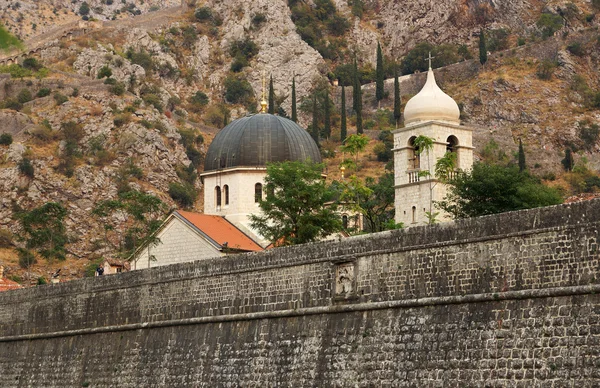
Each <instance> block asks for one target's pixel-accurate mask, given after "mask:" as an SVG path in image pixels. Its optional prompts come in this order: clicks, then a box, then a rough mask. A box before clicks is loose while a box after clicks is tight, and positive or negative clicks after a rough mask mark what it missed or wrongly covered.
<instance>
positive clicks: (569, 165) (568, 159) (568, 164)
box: [560, 148, 575, 171]
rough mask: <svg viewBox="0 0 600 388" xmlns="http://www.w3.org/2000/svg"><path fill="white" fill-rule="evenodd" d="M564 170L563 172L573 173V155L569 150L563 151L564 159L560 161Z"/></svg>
mask: <svg viewBox="0 0 600 388" xmlns="http://www.w3.org/2000/svg"><path fill="white" fill-rule="evenodd" d="M560 162H561V163H562V165H563V167H564V169H565V171H573V166H574V165H575V162H574V161H573V154H572V152H571V149H570V148H567V149H566V150H565V158H564V159H563V160H561V161H560Z"/></svg>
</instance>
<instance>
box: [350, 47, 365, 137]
mask: <svg viewBox="0 0 600 388" xmlns="http://www.w3.org/2000/svg"><path fill="white" fill-rule="evenodd" d="M352 102H353V108H354V111H355V112H356V133H358V134H361V133H363V126H362V90H361V88H360V76H359V74H358V64H357V63H356V57H354V86H353V90H352Z"/></svg>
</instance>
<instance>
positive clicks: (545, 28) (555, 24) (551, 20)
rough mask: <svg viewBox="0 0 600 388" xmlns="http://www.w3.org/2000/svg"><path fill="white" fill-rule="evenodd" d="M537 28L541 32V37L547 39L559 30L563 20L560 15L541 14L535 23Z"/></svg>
mask: <svg viewBox="0 0 600 388" xmlns="http://www.w3.org/2000/svg"><path fill="white" fill-rule="evenodd" d="M536 24H537V26H538V28H539V29H540V30H541V31H542V37H544V38H548V37H550V36H552V35H554V33H555V32H556V31H558V30H560V29H561V28H562V27H563V25H564V22H563V18H562V17H561V16H560V15H555V14H552V13H543V14H541V15H540V17H539V19H538V20H537V22H536Z"/></svg>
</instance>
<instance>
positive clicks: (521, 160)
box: [519, 139, 527, 172]
mask: <svg viewBox="0 0 600 388" xmlns="http://www.w3.org/2000/svg"><path fill="white" fill-rule="evenodd" d="M526 168H527V166H526V165H525V150H524V149H523V142H522V141H521V139H519V171H520V172H523V171H525V169H526Z"/></svg>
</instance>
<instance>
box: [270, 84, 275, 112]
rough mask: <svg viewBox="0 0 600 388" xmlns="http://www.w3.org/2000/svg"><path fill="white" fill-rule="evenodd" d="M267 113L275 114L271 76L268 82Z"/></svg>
mask: <svg viewBox="0 0 600 388" xmlns="http://www.w3.org/2000/svg"><path fill="white" fill-rule="evenodd" d="M269 113H270V114H272V115H274V114H275V90H273V76H272V75H271V78H270V80H269Z"/></svg>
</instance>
